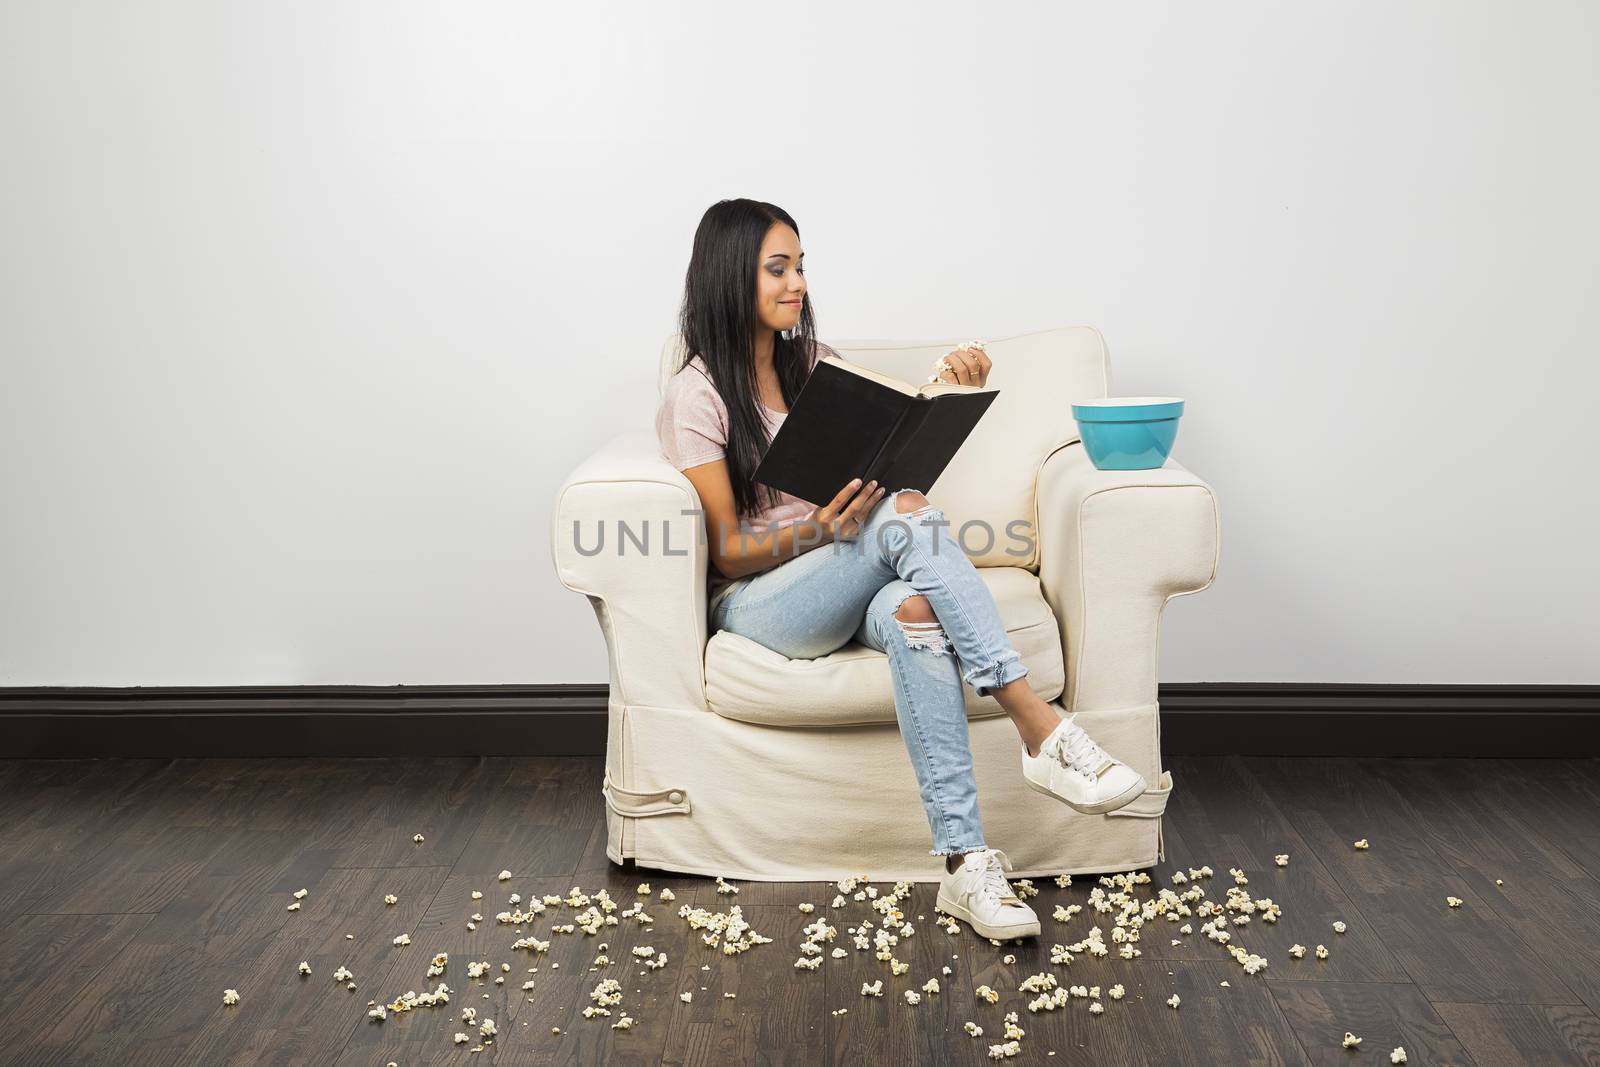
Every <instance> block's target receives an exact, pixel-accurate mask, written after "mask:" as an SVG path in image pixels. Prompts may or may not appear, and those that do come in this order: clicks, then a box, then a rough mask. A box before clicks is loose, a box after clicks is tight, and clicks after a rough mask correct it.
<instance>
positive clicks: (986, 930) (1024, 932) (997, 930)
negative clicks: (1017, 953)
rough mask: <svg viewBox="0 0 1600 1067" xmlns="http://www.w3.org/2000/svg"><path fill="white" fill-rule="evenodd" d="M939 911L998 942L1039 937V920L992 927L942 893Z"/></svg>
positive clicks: (938, 902)
mask: <svg viewBox="0 0 1600 1067" xmlns="http://www.w3.org/2000/svg"><path fill="white" fill-rule="evenodd" d="M934 903H935V904H937V905H938V907H939V910H940V911H942V912H945V913H947V914H949V915H954V916H955V917H956V918H958V919H960V920H961V921H962V922H964V923H966V924H967V925H968V926H970V927H972V928H973V929H974V930H976V931H977V932H978V933H980V934H982V935H983V936H984V937H992V938H994V939H995V940H996V941H1004V940H1006V939H1007V938H1012V937H1038V936H1039V930H1040V926H1039V923H1038V921H1037V920H1035V921H1034V922H1031V923H1019V924H1017V925H1015V926H991V925H990V924H988V923H986V922H980V921H979V920H977V919H974V918H973V917H972V913H971V912H970V911H968V910H967V909H966V908H963V907H962V906H961V905H959V904H953V903H951V902H950V901H948V900H946V899H945V896H944V893H943V892H942V891H941V892H940V893H939V896H938V897H937V899H936V900H935V901H934Z"/></svg>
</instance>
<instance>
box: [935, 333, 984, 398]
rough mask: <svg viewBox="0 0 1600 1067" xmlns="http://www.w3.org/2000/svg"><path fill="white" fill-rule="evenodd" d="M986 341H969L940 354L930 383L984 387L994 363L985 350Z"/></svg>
mask: <svg viewBox="0 0 1600 1067" xmlns="http://www.w3.org/2000/svg"><path fill="white" fill-rule="evenodd" d="M983 346H984V342H982V341H968V342H967V343H966V344H964V345H961V346H960V347H959V348H956V349H954V350H953V351H951V352H949V353H947V354H946V355H943V356H940V357H939V361H938V362H937V363H935V364H934V365H933V375H932V376H931V377H930V378H929V379H928V382H929V384H932V383H934V382H946V383H948V384H951V385H975V386H977V387H978V388H980V389H981V388H983V384H984V382H986V381H988V380H989V368H990V367H992V366H993V365H994V364H993V362H992V361H991V360H990V359H989V356H988V353H986V352H985V351H984V348H983Z"/></svg>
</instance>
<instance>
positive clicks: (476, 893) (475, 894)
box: [472, 872, 510, 900]
mask: <svg viewBox="0 0 1600 1067" xmlns="http://www.w3.org/2000/svg"><path fill="white" fill-rule="evenodd" d="M507 873H510V872H507ZM472 899H473V900H482V899H483V890H481V889H474V890H473V891H472Z"/></svg>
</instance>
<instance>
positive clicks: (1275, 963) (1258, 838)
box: [1144, 757, 1410, 982]
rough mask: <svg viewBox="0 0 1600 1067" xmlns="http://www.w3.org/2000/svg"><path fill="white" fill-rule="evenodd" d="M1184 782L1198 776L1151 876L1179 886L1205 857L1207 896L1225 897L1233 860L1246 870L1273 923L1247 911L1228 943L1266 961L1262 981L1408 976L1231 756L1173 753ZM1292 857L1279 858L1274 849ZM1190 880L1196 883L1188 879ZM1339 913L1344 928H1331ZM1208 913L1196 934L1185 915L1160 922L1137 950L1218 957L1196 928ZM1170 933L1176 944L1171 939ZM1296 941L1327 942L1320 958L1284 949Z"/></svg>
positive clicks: (1176, 810)
mask: <svg viewBox="0 0 1600 1067" xmlns="http://www.w3.org/2000/svg"><path fill="white" fill-rule="evenodd" d="M1176 765H1177V767H1178V768H1179V769H1180V770H1181V772H1182V776H1183V780H1184V781H1185V782H1186V783H1189V782H1194V783H1203V786H1201V787H1199V788H1196V789H1194V790H1192V791H1191V792H1190V794H1188V795H1187V796H1185V798H1184V802H1183V803H1181V804H1177V805H1174V807H1173V809H1172V810H1171V815H1170V816H1169V817H1168V819H1167V820H1165V821H1166V823H1167V825H1166V827H1165V832H1166V835H1167V838H1166V840H1167V858H1168V862H1166V863H1163V864H1160V865H1158V866H1157V867H1156V868H1155V870H1154V872H1153V875H1154V877H1155V878H1156V880H1157V882H1158V884H1160V885H1164V886H1168V887H1170V888H1172V889H1173V890H1174V891H1181V890H1183V889H1186V888H1187V885H1179V884H1174V883H1173V882H1172V877H1171V876H1172V873H1173V872H1174V871H1180V870H1181V871H1187V870H1190V869H1194V868H1198V867H1200V866H1202V865H1209V866H1210V867H1211V868H1212V870H1213V872H1214V874H1213V875H1212V877H1210V878H1207V879H1203V880H1201V881H1200V882H1199V883H1198V884H1200V885H1201V886H1202V887H1203V888H1204V889H1205V890H1206V896H1207V898H1208V899H1210V900H1214V901H1218V902H1223V901H1226V899H1227V891H1228V887H1230V886H1232V885H1233V884H1234V880H1233V878H1232V877H1231V876H1230V875H1229V873H1228V871H1229V869H1230V868H1235V867H1237V868H1238V869H1240V870H1242V871H1244V873H1245V877H1246V878H1248V879H1249V882H1248V883H1247V884H1246V885H1245V886H1244V888H1245V889H1246V890H1247V891H1248V892H1249V893H1250V895H1251V897H1252V898H1254V899H1257V900H1259V899H1262V898H1267V899H1270V900H1272V901H1273V902H1274V903H1276V904H1277V905H1279V906H1280V907H1281V908H1282V909H1283V914H1282V916H1281V917H1280V918H1279V920H1278V921H1277V922H1276V923H1268V922H1263V921H1262V920H1261V919H1260V918H1259V917H1252V919H1251V921H1250V923H1248V924H1247V925H1245V926H1234V927H1230V930H1229V932H1230V934H1232V936H1233V942H1232V943H1234V944H1238V945H1242V946H1243V947H1245V948H1246V949H1247V950H1248V951H1251V952H1255V953H1257V954H1258V955H1260V956H1262V957H1264V958H1265V959H1266V960H1267V961H1268V965H1267V970H1266V971H1265V972H1263V973H1264V974H1265V975H1266V978H1267V980H1268V981H1274V982H1289V981H1366V982H1398V981H1410V978H1409V976H1408V975H1407V974H1406V972H1405V969H1404V968H1403V967H1402V966H1401V965H1400V963H1399V961H1398V960H1396V959H1395V957H1394V954H1393V953H1392V952H1391V951H1390V950H1389V947H1388V946H1387V945H1386V944H1384V940H1383V938H1382V936H1381V935H1380V934H1379V932H1378V931H1377V929H1376V928H1374V927H1373V925H1372V924H1371V923H1370V922H1369V921H1368V920H1367V919H1366V917H1365V916H1364V915H1362V914H1361V911H1360V909H1358V908H1357V907H1356V905H1355V903H1354V902H1353V901H1352V900H1351V899H1350V896H1349V895H1348V894H1347V893H1345V892H1344V890H1343V889H1342V888H1340V886H1339V883H1338V880H1337V879H1336V878H1335V877H1334V875H1333V873H1332V872H1331V871H1330V870H1329V869H1328V868H1327V867H1326V866H1325V865H1324V864H1323V863H1322V862H1321V861H1320V860H1319V859H1318V857H1317V854H1316V852H1315V850H1313V849H1312V848H1311V847H1310V846H1309V845H1308V844H1307V843H1306V842H1305V840H1304V838H1302V837H1301V836H1300V833H1299V831H1298V830H1297V829H1296V827H1295V824H1294V821H1293V820H1292V819H1290V818H1289V817H1288V816H1286V815H1285V814H1284V812H1283V810H1282V809H1281V808H1280V807H1279V806H1278V805H1276V804H1274V803H1273V800H1272V797H1271V796H1270V795H1269V793H1268V792H1267V791H1266V790H1265V789H1264V788H1262V786H1261V784H1260V783H1259V782H1257V781H1256V780H1255V778H1254V777H1252V776H1251V774H1250V773H1249V771H1248V770H1247V769H1246V767H1247V765H1246V764H1245V763H1244V762H1242V761H1240V760H1236V759H1229V758H1222V757H1215V758H1203V759H1202V758H1188V759H1184V760H1181V761H1176ZM1280 854H1287V855H1288V856H1289V864H1288V866H1286V867H1279V866H1278V865H1277V863H1276V862H1275V860H1274V857H1276V856H1278V855H1280ZM1191 884H1193V883H1191ZM1336 921H1338V922H1343V923H1344V924H1345V932H1344V933H1343V934H1338V933H1335V932H1334V929H1333V924H1334V923H1335V922H1336ZM1204 922H1205V920H1203V919H1198V920H1191V921H1190V922H1189V924H1188V925H1189V926H1190V927H1191V929H1192V930H1193V933H1191V934H1189V935H1183V934H1180V933H1179V932H1178V929H1177V928H1178V927H1180V926H1182V925H1183V924H1182V923H1172V922H1160V923H1157V924H1156V928H1155V929H1153V930H1151V931H1149V932H1148V933H1147V934H1146V937H1145V942H1146V943H1145V945H1144V953H1145V955H1146V956H1147V957H1151V958H1155V959H1188V960H1197V961H1212V960H1219V959H1220V960H1223V961H1228V960H1230V957H1229V956H1228V955H1227V954H1226V952H1225V950H1224V949H1223V948H1222V947H1221V946H1220V945H1217V944H1216V943H1215V942H1212V941H1210V940H1207V939H1206V937H1205V936H1204V935H1203V934H1202V933H1201V932H1200V927H1201V926H1202V925H1203V923H1204ZM1173 940H1179V941H1180V942H1181V944H1179V945H1176V946H1174V945H1172V944H1171V942H1172V941H1173ZM1296 943H1299V944H1303V945H1305V946H1307V948H1308V949H1309V948H1314V947H1315V946H1316V945H1318V944H1326V945H1327V946H1328V949H1329V956H1328V958H1327V959H1326V960H1318V959H1316V958H1315V956H1314V955H1312V954H1311V953H1309V952H1308V953H1307V955H1306V956H1305V957H1304V958H1303V959H1295V958H1294V957H1292V956H1290V955H1289V947H1290V946H1291V945H1294V944H1296Z"/></svg>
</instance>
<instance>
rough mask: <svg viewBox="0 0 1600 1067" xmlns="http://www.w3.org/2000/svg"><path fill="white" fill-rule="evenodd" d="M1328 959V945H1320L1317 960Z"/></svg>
mask: <svg viewBox="0 0 1600 1067" xmlns="http://www.w3.org/2000/svg"><path fill="white" fill-rule="evenodd" d="M1327 958H1328V947H1327V946H1326V945H1318V946H1317V959H1319V960H1325V959H1327Z"/></svg>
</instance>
